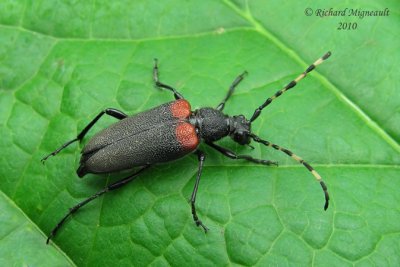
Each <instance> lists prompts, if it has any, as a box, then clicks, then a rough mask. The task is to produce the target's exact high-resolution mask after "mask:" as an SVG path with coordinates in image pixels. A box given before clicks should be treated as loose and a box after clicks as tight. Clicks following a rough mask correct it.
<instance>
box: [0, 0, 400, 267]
mask: <svg viewBox="0 0 400 267" xmlns="http://www.w3.org/2000/svg"><path fill="white" fill-rule="evenodd" d="M306 8H311V9H312V10H313V12H314V13H313V14H312V15H311V16H306V15H305V10H306ZM319 8H320V9H329V8H333V9H335V10H342V9H344V8H348V9H350V8H353V9H362V10H384V9H385V8H388V9H389V16H385V17H364V18H362V19H361V18H358V17H347V16H346V17H332V16H331V17H324V18H320V17H317V16H315V12H316V10H317V9H319ZM399 21H400V19H399V12H398V3H397V1H394V0H392V1H390V0H385V1H379V2H377V1H372V0H371V1H351V2H346V3H342V2H340V1H330V2H328V1H306V2H297V1H296V2H295V1H286V2H282V1H260V0H258V1H257V0H250V1H240V0H238V1H228V0H226V1H212V0H211V1H201V2H195V1H182V0H181V1H168V2H159V1H115V2H114V1H50V0H44V1H28V0H27V1H12V0H1V1H0V136H1V138H0V151H1V158H0V159H1V160H0V166H1V168H0V181H1V182H0V206H1V211H2V212H1V213H0V225H1V227H0V247H1V249H0V265H1V266H70V265H72V266H73V265H78V266H109V265H117V266H129V265H136V266H143V265H153V266H167V265H173V266H182V265H194V264H196V265H202V266H206V265H259V266H265V265H274V266H288V265H291V266H310V265H313V266H354V265H356V266H399V265H400V256H399V255H400V253H399V252H400V247H399V246H400V245H399V244H400V242H399V238H400V224H399V223H398V222H399V221H400V206H399V203H400V194H399V190H398V188H400V181H399V174H400V169H399V167H398V165H399V163H400V153H399V152H400V145H399V141H400V94H399V91H398V88H399V80H398V74H399V72H398V70H399V67H400V66H399V64H400V63H399V62H400V54H399V52H398V51H399V41H398V40H399V33H400V31H399ZM341 22H342V23H344V22H346V23H349V22H351V23H357V29H355V30H338V29H337V28H338V26H339V23H341ZM326 51H332V57H331V58H330V59H329V60H328V61H327V62H326V63H324V64H323V65H321V66H320V67H319V68H318V69H317V71H316V72H313V74H311V75H310V76H309V77H307V79H305V80H304V81H302V82H301V84H299V85H298V87H296V88H295V89H294V90H291V91H290V92H288V93H287V94H285V95H284V96H283V97H281V98H279V100H277V101H276V102H274V103H273V104H271V106H269V107H268V108H267V109H265V110H264V112H263V113H262V115H261V116H260V118H259V119H258V120H257V121H256V122H255V123H254V124H253V125H252V129H253V131H254V132H255V133H256V134H258V135H260V136H262V137H264V138H265V139H267V140H270V141H272V142H274V143H277V144H279V145H282V146H284V147H287V148H290V149H292V150H293V151H294V152H295V153H297V154H299V155H300V156H302V157H303V158H305V159H306V160H307V161H309V162H310V163H311V164H312V165H313V166H314V167H315V168H316V169H317V170H318V172H320V174H321V175H322V176H323V178H324V179H325V181H326V183H327V185H328V187H329V192H330V194H331V199H332V200H331V205H330V208H329V209H328V210H327V211H326V212H324V211H323V204H324V202H323V195H322V192H321V189H320V187H319V185H318V183H316V182H315V181H314V180H313V177H312V176H311V175H310V174H309V172H308V171H307V170H306V169H305V168H304V167H302V166H301V165H298V164H297V163H296V162H293V161H292V160H291V159H290V158H287V157H285V155H281V154H280V153H279V152H276V151H271V150H269V149H267V148H264V147H259V146H258V145H254V146H255V149H254V150H251V149H249V148H246V147H239V146H237V145H235V144H233V142H232V141H231V140H228V139H227V140H223V141H221V142H220V143H221V144H223V145H224V146H227V147H229V148H230V149H233V150H236V151H238V152H239V153H242V154H250V155H252V156H254V157H261V158H266V159H273V160H278V161H279V164H280V166H279V167H278V168H275V167H270V168H268V167H265V166H257V165H255V164H252V163H248V162H243V161H233V160H230V159H226V158H224V157H223V156H222V155H220V154H219V153H217V152H216V151H213V150H211V149H208V148H206V147H203V149H204V150H205V151H206V153H207V159H206V166H205V169H204V172H203V176H202V181H201V183H200V189H199V193H198V201H197V207H198V211H199V215H200V217H201V219H202V220H203V222H204V223H205V224H206V225H207V226H208V227H209V228H210V232H209V233H207V234H204V232H202V231H201V229H198V228H197V227H196V226H195V225H194V223H193V221H192V218H191V214H190V207H189V205H188V203H187V200H188V198H189V197H190V194H191V191H192V187H193V184H194V179H195V175H196V171H197V159H196V157H194V156H189V157H186V158H184V159H182V160H179V161H176V162H172V163H171V164H165V165H159V166H156V167H154V168H152V169H150V170H149V171H147V172H146V173H145V174H144V175H142V176H141V177H140V178H139V179H137V180H136V181H134V182H132V183H131V184H130V185H129V186H127V187H125V188H122V189H120V190H119V191H116V192H112V193H109V194H107V195H105V196H104V197H101V198H99V199H98V200H96V201H94V202H92V203H91V204H89V205H87V206H86V207H85V208H83V209H82V210H81V211H79V212H78V213H77V214H76V215H74V216H73V218H72V219H71V220H69V221H68V222H67V223H66V224H65V226H64V227H63V228H62V229H61V231H60V232H59V234H58V236H57V237H56V238H54V240H53V242H52V243H51V245H50V246H46V245H45V239H46V235H47V234H48V233H49V232H50V230H51V229H52V228H53V227H54V225H55V224H56V223H57V222H58V220H59V219H60V218H61V217H62V216H63V215H64V214H65V213H66V212H67V210H68V208H69V207H71V206H73V205H74V204H76V203H77V202H79V201H81V200H83V199H84V198H86V197H88V196H90V195H91V194H93V193H94V192H96V191H98V190H99V189H101V188H102V187H104V186H105V184H107V183H110V182H112V181H116V180H118V178H121V177H122V176H123V175H124V174H113V175H104V176H96V175H87V176H86V177H85V178H84V179H82V180H81V179H79V178H78V177H77V175H76V174H75V170H76V168H77V166H78V162H79V156H80V154H79V153H80V148H82V146H83V145H84V143H83V144H75V145H72V146H71V147H69V148H68V149H66V150H65V151H63V153H60V154H59V155H58V156H57V157H54V158H51V159H50V160H48V161H47V163H46V165H42V164H41V163H40V159H41V158H42V157H43V156H44V155H46V154H47V153H49V152H51V151H52V150H54V149H55V148H57V147H58V146H59V145H60V144H62V143H63V142H65V141H67V140H70V139H72V138H74V137H75V136H76V134H77V133H79V131H80V130H81V129H82V128H83V127H84V126H85V125H86V124H87V123H88V122H89V121H90V120H91V119H92V118H93V117H94V116H95V115H97V114H98V112H99V111H100V110H102V109H103V108H106V107H115V108H119V109H122V110H124V111H125V112H127V113H128V114H135V113H137V112H139V111H143V110H146V109H148V108H151V107H154V106H157V105H159V104H161V103H164V102H167V101H170V100H172V99H173V96H172V94H171V93H169V92H166V91H162V90H159V89H157V88H155V87H154V86H153V83H152V66H153V58H155V57H157V58H158V59H159V60H160V75H161V80H162V81H164V82H165V83H167V84H170V85H173V86H175V87H176V88H178V89H179V91H180V92H181V93H182V94H183V95H184V96H185V97H186V98H187V99H188V100H189V101H190V102H191V104H192V107H193V109H195V108H198V107H202V106H211V107H215V106H216V105H217V104H218V103H219V102H220V101H221V100H222V98H223V97H224V96H225V94H226V91H227V89H228V87H229V85H230V84H231V82H232V81H233V80H234V78H235V77H236V76H237V75H238V74H240V73H241V72H242V71H243V70H247V71H248V72H249V75H248V76H247V77H246V79H245V80H244V81H243V82H242V83H241V84H240V85H239V86H238V88H237V90H236V91H235V94H234V96H233V97H232V98H231V99H230V100H229V102H228V103H227V105H226V108H225V112H226V113H228V114H232V115H233V114H244V115H246V116H251V114H252V112H253V111H254V109H255V108H256V107H257V106H258V105H260V104H261V103H262V102H263V101H264V100H265V99H266V98H267V97H268V96H270V95H272V94H273V93H274V92H275V91H276V90H278V89H280V88H281V87H282V86H284V85H285V84H286V83H288V82H289V81H290V80H291V79H293V78H295V77H296V76H297V75H298V74H299V73H300V72H302V71H304V69H305V68H306V67H307V65H309V64H310V63H312V62H314V60H316V59H317V58H318V57H320V56H322V55H323V54H324V53H325V52H326ZM113 121H114V120H113V119H110V118H105V119H102V120H101V121H100V122H99V124H98V125H96V126H95V127H94V129H93V130H92V131H91V132H90V134H89V138H90V136H92V135H93V134H94V133H95V132H96V131H98V130H100V129H102V128H104V127H106V126H107V125H109V124H110V123H112V122H113Z"/></svg>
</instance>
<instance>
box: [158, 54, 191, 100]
mask: <svg viewBox="0 0 400 267" xmlns="http://www.w3.org/2000/svg"><path fill="white" fill-rule="evenodd" d="M157 63H158V60H157V59H156V58H155V59H154V68H153V80H154V83H155V84H156V86H157V87H160V88H164V89H167V90H170V91H172V92H173V93H174V97H175V99H184V97H183V96H182V95H181V94H180V93H179V92H178V91H177V90H176V89H175V88H173V87H172V86H169V85H167V84H164V83H162V82H160V79H159V77H158V65H157Z"/></svg>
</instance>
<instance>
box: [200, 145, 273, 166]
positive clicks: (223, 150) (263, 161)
mask: <svg viewBox="0 0 400 267" xmlns="http://www.w3.org/2000/svg"><path fill="white" fill-rule="evenodd" d="M207 145H209V146H210V147H212V148H214V149H215V150H217V151H218V152H220V153H222V154H223V155H224V156H227V157H229V158H231V159H245V160H248V161H251V162H254V163H258V164H263V165H275V166H278V162H276V161H272V160H266V159H255V158H253V157H251V156H249V155H237V154H236V153H235V152H233V151H232V150H229V149H227V148H225V147H222V146H219V145H217V144H214V143H212V142H207Z"/></svg>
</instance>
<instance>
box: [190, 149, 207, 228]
mask: <svg viewBox="0 0 400 267" xmlns="http://www.w3.org/2000/svg"><path fill="white" fill-rule="evenodd" d="M196 154H197V158H198V160H199V169H198V171H197V177H196V182H195V184H194V188H193V192H192V197H191V198H190V204H191V206H192V215H193V220H194V222H195V223H196V225H197V226H201V227H202V228H203V230H204V232H206V233H207V231H208V228H207V227H206V226H205V225H204V224H203V223H202V221H201V220H200V219H199V217H198V216H197V212H196V207H195V203H196V195H197V190H198V189H199V183H200V177H201V171H202V170H203V165H204V160H205V159H206V156H205V154H204V153H203V151H201V150H197V151H196Z"/></svg>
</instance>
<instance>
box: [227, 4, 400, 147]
mask: <svg viewBox="0 0 400 267" xmlns="http://www.w3.org/2000/svg"><path fill="white" fill-rule="evenodd" d="M223 2H224V3H225V4H226V5H227V6H228V7H229V8H231V9H232V10H233V11H234V12H236V13H237V14H238V15H239V16H241V17H242V18H243V19H245V20H246V21H247V22H248V23H249V24H250V25H252V26H253V27H254V30H255V31H257V32H258V33H260V34H261V35H263V36H265V37H266V38H267V39H268V40H269V41H270V42H272V43H273V44H275V45H276V46H277V47H278V48H280V49H281V50H282V51H283V52H285V53H286V54H287V55H288V56H289V57H290V58H292V59H293V60H294V61H295V62H297V63H299V64H300V65H301V66H304V67H306V66H308V64H307V63H306V61H305V60H303V59H302V58H301V57H300V56H299V55H298V54H296V53H295V52H294V50H291V49H289V46H288V45H287V44H285V43H284V42H282V41H280V40H279V39H278V38H277V37H275V36H274V35H273V34H272V33H271V32H270V31H268V30H267V29H266V28H265V27H264V26H263V25H262V24H261V23H259V22H258V21H257V20H256V19H255V18H254V17H253V16H252V14H251V12H250V9H249V7H248V2H247V1H246V11H243V10H241V9H240V8H238V7H237V6H236V5H235V4H233V3H232V2H230V1H229V0H223ZM314 75H315V76H316V78H317V79H319V80H320V82H321V83H322V84H323V85H324V87H325V88H327V89H328V90H330V91H331V92H332V93H333V94H334V95H336V96H337V98H338V99H339V100H340V101H342V102H343V103H344V104H345V105H346V106H348V107H349V108H350V109H351V110H352V111H353V112H354V113H355V114H356V115H357V116H359V117H360V118H361V119H362V120H363V121H364V122H365V123H366V124H367V125H368V127H369V128H370V129H372V130H373V131H374V132H376V133H377V134H378V135H379V136H380V137H381V138H382V139H383V140H384V141H385V142H387V143H388V144H389V145H390V146H391V147H392V148H393V149H394V150H395V151H397V152H399V153H400V144H399V143H397V142H396V140H395V139H394V138H393V136H391V135H390V134H389V133H387V132H386V131H385V130H384V129H383V128H382V127H381V125H380V124H379V123H377V122H376V121H374V120H372V119H371V117H370V116H369V115H368V114H367V113H366V112H365V111H363V110H362V109H361V108H360V107H359V106H358V105H357V104H356V103H355V102H354V101H352V100H351V99H350V98H349V97H347V95H346V94H345V93H344V92H343V91H341V90H340V89H339V88H337V87H336V86H334V85H333V84H332V83H331V82H330V81H329V80H328V79H327V78H326V77H324V76H323V75H321V74H319V73H318V72H317V71H316V72H314Z"/></svg>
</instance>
